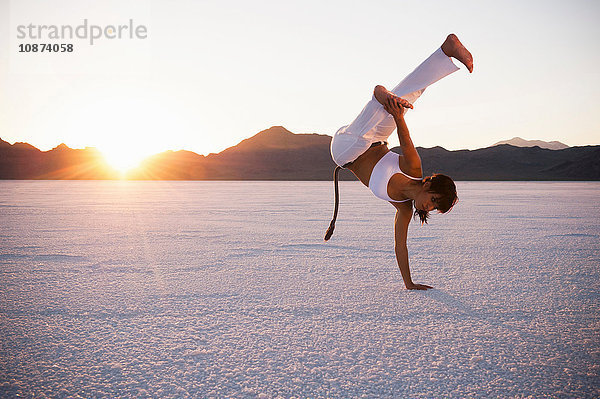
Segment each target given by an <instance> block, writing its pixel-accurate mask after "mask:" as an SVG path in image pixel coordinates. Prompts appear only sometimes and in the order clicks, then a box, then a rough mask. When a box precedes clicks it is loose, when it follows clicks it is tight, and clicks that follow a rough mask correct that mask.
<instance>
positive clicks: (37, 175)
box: [0, 126, 600, 180]
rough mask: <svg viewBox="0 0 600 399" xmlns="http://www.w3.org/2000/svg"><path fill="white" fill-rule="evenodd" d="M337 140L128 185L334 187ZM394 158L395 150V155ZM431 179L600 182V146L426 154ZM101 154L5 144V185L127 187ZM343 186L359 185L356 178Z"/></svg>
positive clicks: (266, 145) (262, 138)
mask: <svg viewBox="0 0 600 399" xmlns="http://www.w3.org/2000/svg"><path fill="white" fill-rule="evenodd" d="M330 142H331V136H327V135H320V134H294V133H291V132H290V131H288V130H286V129H285V128H283V127H281V126H274V127H271V128H269V129H267V130H264V131H262V132H260V133H258V134H256V135H254V136H252V137H250V138H248V139H246V140H243V141H242V142H240V143H239V144H237V145H235V146H233V147H230V148H228V149H226V150H224V151H222V152H220V153H218V154H210V155H207V156H203V155H198V154H196V153H194V152H191V151H184V150H181V151H165V152H162V153H160V154H156V155H154V156H151V157H149V158H146V159H145V160H144V161H143V162H142V163H141V164H140V166H139V167H138V168H135V169H133V170H131V171H129V172H128V173H127V174H126V175H125V176H124V177H125V178H127V179H136V180H330V179H331V177H332V172H333V169H334V167H335V164H334V163H333V161H332V160H331V157H330V155H329V144H330ZM393 150H394V149H393ZM418 151H419V154H420V156H421V160H422V162H423V166H424V173H425V174H426V175H428V174H431V173H444V174H447V175H449V176H452V177H453V178H454V179H455V180H600V146H582V147H567V148H564V149H560V150H550V149H544V148H540V147H539V146H535V147H518V146H514V145H510V144H498V145H494V146H491V147H487V148H481V149H477V150H459V151H448V150H446V149H444V148H442V147H433V148H421V147H418ZM120 178H123V176H121V175H120V173H119V172H118V171H116V170H115V169H113V168H111V167H110V166H109V165H108V164H107V163H106V161H105V160H104V158H103V156H102V154H101V153H100V152H99V151H98V150H96V149H95V148H90V147H87V148H85V149H71V148H69V147H67V146H66V145H64V144H61V145H59V146H58V147H56V148H53V149H52V150H50V151H40V150H39V149H37V148H35V147H33V146H31V145H29V144H27V143H15V144H12V145H11V144H9V143H8V142H6V141H3V140H1V139H0V179H86V180H97V179H120ZM340 178H341V179H343V180H354V179H355V178H354V176H353V175H352V174H351V173H350V172H349V171H342V173H341V174H340Z"/></svg>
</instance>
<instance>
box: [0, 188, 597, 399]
mask: <svg viewBox="0 0 600 399" xmlns="http://www.w3.org/2000/svg"><path fill="white" fill-rule="evenodd" d="M458 189H459V197H460V202H459V203H458V205H457V206H456V207H455V209H454V210H452V212H450V213H449V214H447V215H434V216H433V217H432V220H431V222H430V223H429V225H427V226H420V225H419V224H418V223H416V222H413V223H411V227H410V232H409V242H408V247H409V253H410V258H411V268H412V272H413V279H414V280H415V282H418V283H424V284H430V285H433V286H434V287H435V289H434V290H431V291H426V292H422V291H421V292H414V291H407V290H405V289H404V287H403V284H402V279H401V277H400V273H399V271H398V268H397V265H396V263H395V257H394V252H393V235H392V231H393V217H394V208H393V207H392V206H391V205H389V204H386V203H385V202H383V201H380V200H377V199H376V198H374V197H372V195H371V194H370V193H369V191H368V190H367V189H366V188H364V187H362V186H361V185H360V184H359V183H357V182H342V183H341V208H340V214H339V217H338V223H337V228H336V232H335V234H334V235H333V237H332V239H331V240H330V241H329V242H327V243H325V242H323V240H322V237H323V235H324V233H325V230H326V228H327V226H328V224H329V219H330V217H331V213H332V209H333V203H332V202H333V198H332V197H333V194H332V184H331V183H330V182H118V181H117V182H111V181H107V182H97V181H96V182H93V181H81V182H76V181H0V225H1V228H0V396H2V397H14V396H16V395H20V396H23V397H32V396H35V397H44V396H47V397H77V396H80V397H172V398H182V397H244V398H245V397H247V398H253V397H260V398H268V397H278V396H280V397H285V398H288V397H323V398H325V397H369V398H371V397H396V398H412V397H419V398H422V397H431V398H439V397H474V398H479V397H480V398H484V397H511V398H514V397H517V398H519V397H536V398H538V397H557V398H562V397H573V398H586V397H589V398H592V397H598V396H599V395H600V388H599V387H600V339H599V338H598V337H599V336H600V317H599V312H598V309H599V303H600V280H599V269H600V240H599V237H600V207H599V205H598V198H599V197H600V183H585V182H584V183H552V182H539V183H529V182H518V183H517V182H494V183H491V182H489V183H488V182H460V183H458Z"/></svg>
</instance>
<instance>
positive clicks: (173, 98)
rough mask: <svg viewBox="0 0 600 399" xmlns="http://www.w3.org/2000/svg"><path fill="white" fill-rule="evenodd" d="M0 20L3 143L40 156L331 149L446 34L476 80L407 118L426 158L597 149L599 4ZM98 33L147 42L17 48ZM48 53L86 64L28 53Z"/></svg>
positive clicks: (251, 7)
mask: <svg viewBox="0 0 600 399" xmlns="http://www.w3.org/2000/svg"><path fill="white" fill-rule="evenodd" d="M0 15H1V16H0V18H3V19H4V20H3V21H0V48H2V52H1V54H0V138H2V139H4V140H6V141H8V142H10V143H14V142H16V141H25V142H29V143H31V144H33V145H35V146H36V147H38V148H40V149H42V150H49V149H51V148H53V147H55V146H57V145H58V144H59V143H65V144H67V145H68V146H70V147H73V148H83V147H86V146H92V147H97V148H99V149H100V150H102V151H103V152H104V153H105V154H108V155H109V156H112V157H113V158H114V159H121V160H123V159H124V158H128V159H129V160H130V161H132V162H133V161H136V160H137V159H138V158H140V157H142V156H144V155H150V154H152V153H156V152H160V151H164V150H168V149H171V150H179V149H186V150H190V151H194V152H197V153H199V154H208V153H211V152H219V151H221V150H223V149H225V148H227V147H230V146H233V145H235V144H237V143H238V142H239V141H241V140H243V139H245V138H248V137H250V136H252V135H254V134H256V133H257V132H259V131H261V130H264V129H267V128H269V127H271V126H274V125H281V126H284V127H285V128H287V129H288V130H290V131H292V132H294V133H319V134H327V135H333V134H334V133H335V131H336V130H337V129H338V128H339V127H340V126H343V125H347V124H349V123H350V122H352V120H353V119H354V118H355V117H356V116H357V115H358V113H359V112H360V110H361V109H362V107H363V106H364V105H365V104H366V102H367V101H368V100H369V99H370V97H371V94H372V90H373V87H374V86H375V85H377V84H382V85H384V86H386V87H388V88H392V87H393V86H395V85H396V84H397V83H398V82H400V81H401V80H402V78H403V77H404V76H405V75H407V74H408V73H410V72H411V71H412V70H413V69H414V68H415V67H416V66H417V65H418V64H419V63H420V62H421V61H423V60H424V59H425V58H426V57H427V56H429V55H430V54H431V53H432V52H433V51H435V50H436V49H437V48H438V47H439V46H440V45H441V43H442V42H443V40H444V39H445V37H446V35H447V34H448V33H456V34H457V35H458V37H459V38H460V39H461V40H462V42H463V44H465V46H466V47H467V48H469V49H470V50H471V52H472V53H473V56H474V59H475V70H474V73H473V74H469V73H468V72H467V71H466V69H464V68H462V69H461V70H460V71H458V72H457V73H455V74H452V75H451V76H449V77H447V78H445V79H443V80H442V81H440V82H438V83H436V84H435V85H433V86H431V87H430V88H428V89H427V92H426V93H425V94H424V95H423V96H422V97H421V98H420V99H419V100H418V101H417V102H416V104H415V109H414V110H411V111H410V112H408V113H407V116H406V121H407V124H408V127H409V129H410V131H411V136H412V138H413V141H414V143H415V145H417V146H422V147H433V146H437V145H439V146H442V147H444V148H447V149H450V150H456V149H476V148H481V147H486V146H489V145H491V144H493V143H495V142H497V141H500V140H506V139H510V138H512V137H515V136H520V137H523V138H525V139H539V140H546V141H551V140H558V141H561V142H563V143H565V144H567V145H571V146H576V145H589V144H600V129H599V128H600V119H599V118H598V116H597V115H598V113H597V111H596V108H597V107H598V106H599V105H600V94H599V93H600V68H598V65H599V64H600V54H599V53H598V51H597V49H598V45H597V43H596V40H597V38H598V37H600V25H599V24H597V20H598V17H600V3H598V2H597V1H569V2H565V1H504V2H496V1H494V2H492V1H461V0H458V1H453V2H447V1H437V0H436V1H425V2H415V1H410V2H409V1H354V2H353V1H327V2H324V1H322V0H318V1H313V0H303V1H261V0H256V1H251V2H249V1H237V0H230V1H228V2H223V1H168V2H167V1H158V0H153V1H140V0H135V1H130V0H125V1H114V0H107V1H102V2H100V1H89V0H83V1H79V0H54V1H52V2H40V1H36V0H18V1H16V0H12V1H11V0H0ZM86 19H87V21H88V25H93V24H95V25H97V26H99V27H101V28H105V27H107V26H109V25H115V26H116V25H120V24H128V23H129V22H130V20H131V21H132V22H133V25H132V26H139V25H143V26H144V28H145V29H146V33H147V34H146V37H145V38H139V37H135V38H129V36H126V35H125V36H124V37H122V38H121V39H112V40H109V39H107V38H99V39H97V41H96V42H95V43H94V44H90V42H89V37H88V38H86V39H79V38H70V37H67V38H59V39H57V38H53V39H50V38H48V37H45V38H44V40H42V39H38V38H29V37H26V38H19V37H18V30H17V27H18V26H19V25H25V26H26V25H28V24H33V25H36V26H38V25H47V26H50V25H56V26H61V25H64V24H67V25H71V26H73V27H74V28H75V27H77V26H79V25H82V24H83V21H84V20H86ZM88 36H89V35H88ZM44 42H46V43H52V44H54V43H59V44H73V46H74V50H73V52H68V53H67V52H65V53H60V52H58V53H40V52H38V53H31V52H30V53H26V52H24V53H20V52H19V45H23V44H27V43H29V44H32V43H39V44H41V43H44ZM397 141H398V140H397V138H394V137H393V136H392V140H391V144H395V143H397Z"/></svg>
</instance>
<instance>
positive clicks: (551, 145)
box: [492, 137, 569, 150]
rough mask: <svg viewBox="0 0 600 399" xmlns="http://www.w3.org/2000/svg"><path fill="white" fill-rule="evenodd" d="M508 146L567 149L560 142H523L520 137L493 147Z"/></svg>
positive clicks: (566, 146)
mask: <svg viewBox="0 0 600 399" xmlns="http://www.w3.org/2000/svg"><path fill="white" fill-rule="evenodd" d="M502 144H509V145H512V146H515V147H535V146H538V147H540V148H546V149H548V150H564V149H565V148H569V146H568V145H566V144H563V143H561V142H560V141H542V140H525V139H522V138H520V137H513V138H512V139H510V140H504V141H499V142H497V143H496V144H493V145H492V147H493V146H496V145H502Z"/></svg>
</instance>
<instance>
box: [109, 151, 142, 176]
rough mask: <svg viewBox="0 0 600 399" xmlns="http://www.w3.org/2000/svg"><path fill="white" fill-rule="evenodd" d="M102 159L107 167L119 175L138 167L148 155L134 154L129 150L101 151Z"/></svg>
mask: <svg viewBox="0 0 600 399" xmlns="http://www.w3.org/2000/svg"><path fill="white" fill-rule="evenodd" d="M100 151H101V152H102V154H103V155H104V159H106V162H107V163H108V164H109V166H111V167H113V168H115V169H116V170H118V171H119V172H121V173H126V172H128V171H130V170H131V169H134V168H136V167H138V166H139V165H140V163H141V162H142V161H143V160H144V158H146V157H147V156H148V155H150V154H142V153H135V152H134V151H133V150H132V149H130V148H117V149H101V150H100Z"/></svg>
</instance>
